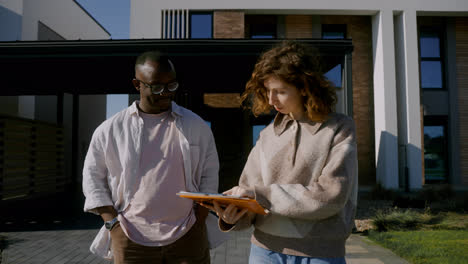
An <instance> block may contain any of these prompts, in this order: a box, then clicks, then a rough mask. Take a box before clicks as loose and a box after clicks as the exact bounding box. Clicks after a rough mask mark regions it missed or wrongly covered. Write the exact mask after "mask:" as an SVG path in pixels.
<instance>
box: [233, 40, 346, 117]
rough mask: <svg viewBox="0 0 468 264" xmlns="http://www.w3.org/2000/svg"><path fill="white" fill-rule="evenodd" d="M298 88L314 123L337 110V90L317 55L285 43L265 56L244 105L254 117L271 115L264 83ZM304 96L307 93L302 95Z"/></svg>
mask: <svg viewBox="0 0 468 264" xmlns="http://www.w3.org/2000/svg"><path fill="white" fill-rule="evenodd" d="M272 76H274V77H276V78H279V79H280V80H282V81H284V82H286V83H288V84H290V85H293V86H294V87H296V88H297V89H298V90H299V92H300V93H301V94H305V95H304V96H303V104H304V110H305V111H306V113H307V117H308V118H309V119H310V120H312V121H323V120H325V119H326V118H327V116H328V114H329V113H331V112H332V111H333V109H334V107H335V104H336V101H337V97H336V92H335V87H334V86H333V85H332V83H331V82H330V81H328V80H327V78H326V77H325V76H324V75H323V73H322V71H321V66H320V60H319V56H318V52H317V51H316V50H315V49H312V48H311V47H308V46H305V45H304V44H301V43H298V42H296V41H284V42H282V43H280V44H279V45H278V46H275V47H273V48H272V49H270V50H268V51H266V52H264V53H263V54H262V55H261V56H260V58H259V60H258V61H257V63H256V64H255V69H254V71H253V73H252V76H251V78H250V80H249V81H248V82H247V84H246V87H245V91H244V93H243V94H242V96H241V102H242V104H243V105H244V106H246V104H245V103H246V102H247V101H249V102H250V103H251V104H250V106H248V107H249V108H252V113H253V114H254V115H255V116H258V115H260V114H266V113H269V112H270V111H271V110H272V107H271V106H270V105H269V104H268V94H267V89H266V87H265V85H264V83H265V81H266V80H267V79H268V78H270V77H272ZM302 92H304V93H302Z"/></svg>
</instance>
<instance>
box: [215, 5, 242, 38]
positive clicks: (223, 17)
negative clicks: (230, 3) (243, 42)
mask: <svg viewBox="0 0 468 264" xmlns="http://www.w3.org/2000/svg"><path fill="white" fill-rule="evenodd" d="M213 22H214V23H213V37H214V38H227V39H229V38H244V12H239V11H215V12H214V13H213Z"/></svg>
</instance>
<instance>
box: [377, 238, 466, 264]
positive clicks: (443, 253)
mask: <svg viewBox="0 0 468 264" xmlns="http://www.w3.org/2000/svg"><path fill="white" fill-rule="evenodd" d="M369 238H370V239H371V240H373V241H375V242H377V243H378V244H380V245H382V246H384V247H386V248H389V249H390V250H392V251H393V252H394V253H395V254H397V255H399V256H401V257H403V258H405V259H407V260H408V261H410V262H411V263H415V264H419V263H421V264H422V263H424V264H431V263H434V264H435V263H437V264H444V263H446V264H457V263H460V264H462V263H463V264H466V263H467V260H468V230H417V231H389V232H377V231H371V232H370V233H369Z"/></svg>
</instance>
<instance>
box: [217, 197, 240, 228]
mask: <svg viewBox="0 0 468 264" xmlns="http://www.w3.org/2000/svg"><path fill="white" fill-rule="evenodd" d="M213 206H214V211H215V212H216V214H217V215H218V217H219V218H221V220H223V221H224V222H225V223H227V224H230V225H235V224H236V223H237V221H239V219H241V217H242V216H244V215H245V214H246V213H247V211H248V210H247V208H244V209H242V210H239V208H237V206H235V205H234V204H229V205H228V206H227V207H226V208H224V209H223V208H222V207H221V205H220V204H219V203H218V202H217V201H213Z"/></svg>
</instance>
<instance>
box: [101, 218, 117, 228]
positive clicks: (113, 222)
mask: <svg viewBox="0 0 468 264" xmlns="http://www.w3.org/2000/svg"><path fill="white" fill-rule="evenodd" d="M118 222H119V219H118V218H117V217H114V218H113V219H112V220H109V221H105V222H104V225H105V227H106V229H107V230H109V231H110V230H112V228H114V226H115V225H116V224H117V223H118Z"/></svg>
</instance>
